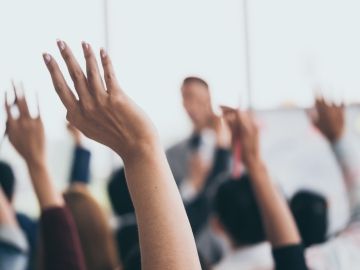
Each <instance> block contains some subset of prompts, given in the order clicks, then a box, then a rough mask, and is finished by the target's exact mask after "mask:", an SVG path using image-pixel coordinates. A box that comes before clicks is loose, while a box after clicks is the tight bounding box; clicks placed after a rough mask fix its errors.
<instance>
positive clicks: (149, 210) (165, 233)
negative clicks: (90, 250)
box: [43, 40, 201, 270]
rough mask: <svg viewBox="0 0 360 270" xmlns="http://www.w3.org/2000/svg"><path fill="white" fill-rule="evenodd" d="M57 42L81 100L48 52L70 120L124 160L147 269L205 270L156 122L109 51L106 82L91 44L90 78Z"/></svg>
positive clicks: (46, 58) (87, 49) (86, 49)
mask: <svg viewBox="0 0 360 270" xmlns="http://www.w3.org/2000/svg"><path fill="white" fill-rule="evenodd" d="M57 44H58V47H59V50H60V53H61V55H62V57H63V59H64V60H65V63H66V64H67V67H68V70H69V73H70V75H71V78H72V80H73V81H74V86H75V90H76V92H77V94H78V97H79V99H77V98H76V97H75V95H74V94H73V93H72V91H71V90H70V88H69V87H68V85H67V83H66V81H65V79H64V77H63V75H62V73H61V71H60V69H59V66H58V64H57V63H56V61H55V59H54V58H53V57H52V56H51V55H50V54H48V53H45V54H44V55H43V57H44V62H45V64H46V66H47V68H48V70H49V72H50V75H51V77H52V80H53V84H54V87H55V90H56V92H57V94H58V95H59V97H60V99H61V101H62V103H63V104H64V106H65V108H66V110H67V119H68V120H69V122H70V123H71V124H73V125H74V126H75V127H76V128H78V129H79V130H80V131H81V132H82V133H83V134H84V135H85V136H87V137H89V138H90V139H93V140H95V141H98V142H100V143H102V144H104V145H106V146H108V147H109V148H111V149H112V150H113V151H115V152H116V153H117V154H118V155H119V156H120V157H121V158H122V159H123V161H124V164H125V173H126V179H127V184H128V188H129V191H130V194H131V198H132V201H133V204H134V208H135V213H136V219H137V224H138V230H139V242H140V253H141V264H142V269H174V270H176V269H194V270H196V269H201V267H200V262H199V257H198V254H197V250H196V245H195V241H194V238H193V235H192V232H191V227H190V224H189V221H188V219H187V216H186V212H185V209H184V206H183V204H182V201H181V197H180V194H179V192H178V189H177V186H176V183H175V181H174V178H173V176H172V174H171V170H170V168H169V166H168V163H167V160H166V156H165V153H164V152H163V150H162V147H161V143H160V140H159V137H158V134H157V132H156V130H155V128H154V126H153V124H152V123H151V121H150V120H149V119H148V117H147V116H146V115H145V114H144V112H143V111H142V110H141V109H140V108H139V107H138V106H137V105H136V104H135V103H134V102H133V101H132V100H131V99H130V98H129V97H128V96H127V95H126V94H125V93H124V92H123V90H122V89H121V88H120V86H119V84H118V82H117V79H116V77H115V74H114V69H113V66H112V64H111V60H110V57H109V56H108V54H107V53H106V51H105V50H103V49H101V50H100V59H101V62H102V66H103V70H104V81H105V84H104V83H103V80H102V77H101V75H100V72H99V68H98V65H97V61H96V58H95V55H94V53H93V51H92V48H91V46H90V44H88V43H86V42H83V43H82V47H83V52H84V57H85V60H86V73H87V76H85V74H84V73H83V71H82V70H81V68H80V66H79V64H78V62H77V61H76V59H75V58H74V56H73V54H72V52H71V50H70V48H69V47H68V46H67V44H66V43H65V42H64V41H62V40H58V42H57Z"/></svg>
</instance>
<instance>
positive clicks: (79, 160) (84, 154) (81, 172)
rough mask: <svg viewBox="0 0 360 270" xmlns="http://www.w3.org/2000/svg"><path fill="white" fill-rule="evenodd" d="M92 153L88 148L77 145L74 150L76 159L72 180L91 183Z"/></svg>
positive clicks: (71, 175) (72, 170)
mask: <svg viewBox="0 0 360 270" xmlns="http://www.w3.org/2000/svg"><path fill="white" fill-rule="evenodd" d="M90 158H91V153H90V151H88V150H87V149H85V148H83V147H81V146H76V147H75V150H74V161H73V165H72V169H71V174H70V182H71V183H73V182H80V183H85V184H87V183H89V179H90V173H89V172H90V170H89V167H90Z"/></svg>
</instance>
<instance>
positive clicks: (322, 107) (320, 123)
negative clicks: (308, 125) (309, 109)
mask: <svg viewBox="0 0 360 270" xmlns="http://www.w3.org/2000/svg"><path fill="white" fill-rule="evenodd" d="M310 118H311V121H312V123H313V125H314V126H315V127H317V128H318V129H319V130H320V132H321V133H322V134H323V135H324V136H325V137H326V138H327V139H328V140H329V141H330V142H336V141H337V140H338V139H339V138H341V136H342V135H343V133H344V130H345V112H344V106H343V105H341V106H338V105H335V104H333V103H330V104H328V103H326V101H325V100H324V98H322V97H321V98H317V99H316V102H315V114H314V115H310Z"/></svg>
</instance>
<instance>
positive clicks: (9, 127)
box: [5, 89, 45, 164]
mask: <svg viewBox="0 0 360 270" xmlns="http://www.w3.org/2000/svg"><path fill="white" fill-rule="evenodd" d="M14 90H15V89H14ZM15 105H16V106H17V107H18V109H19V114H20V115H19V118H17V119H15V118H14V117H13V116H12V114H11V110H10V105H9V104H8V102H7V96H6V94H5V108H6V112H7V123H6V132H7V135H8V136H9V140H10V142H11V144H12V145H13V146H14V148H15V149H16V150H17V151H18V153H19V154H20V155H21V156H22V157H23V158H24V159H25V161H26V162H27V163H28V164H29V163H31V164H42V163H43V162H44V160H45V133H44V127H43V123H42V121H41V118H40V115H39V116H38V117H37V118H31V116H30V113H29V109H28V105H27V102H26V99H25V97H24V96H21V97H19V96H18V95H17V94H16V90H15Z"/></svg>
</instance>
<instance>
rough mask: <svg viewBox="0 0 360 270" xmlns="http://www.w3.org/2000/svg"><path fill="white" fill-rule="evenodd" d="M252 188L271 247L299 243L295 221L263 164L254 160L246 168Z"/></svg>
mask: <svg viewBox="0 0 360 270" xmlns="http://www.w3.org/2000/svg"><path fill="white" fill-rule="evenodd" d="M248 170H249V174H250V176H251V179H252V186H253V189H254V192H255V196H256V199H257V202H258V205H259V208H260V211H261V215H262V218H263V221H264V225H265V230H266V234H267V237H268V239H269V241H270V243H271V244H272V246H273V247H281V246H287V245H292V244H299V243H301V238H300V235H299V233H298V230H297V227H296V224H295V221H294V219H293V217H292V214H291V212H290V210H289V208H288V205H287V203H286V201H285V199H284V198H283V197H282V196H281V195H280V193H279V192H278V190H277V189H276V187H275V185H274V184H273V183H272V181H271V180H270V177H269V175H268V172H267V169H266V166H265V164H264V163H263V162H262V161H261V160H254V161H253V162H251V165H250V166H249V167H248Z"/></svg>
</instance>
